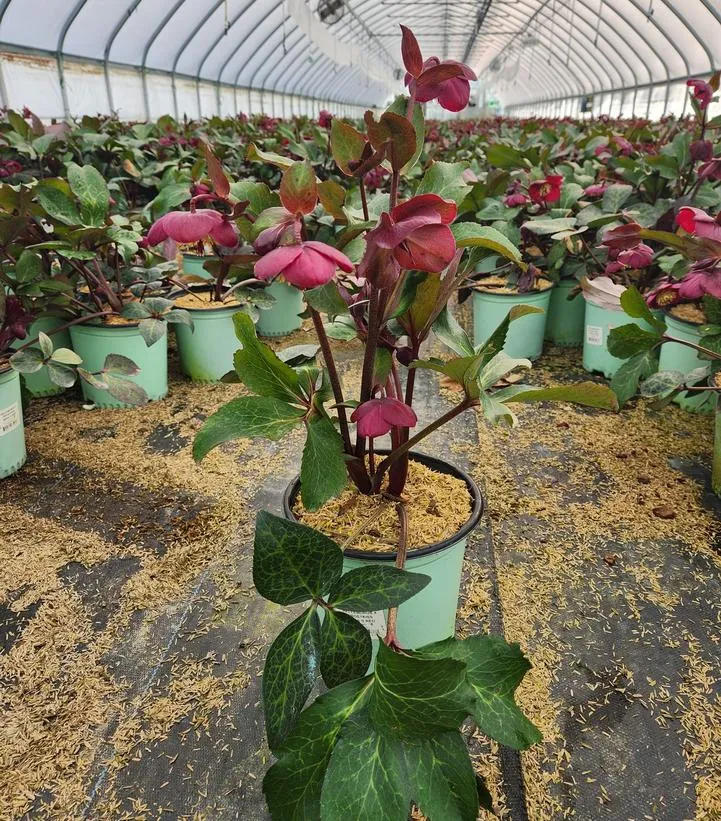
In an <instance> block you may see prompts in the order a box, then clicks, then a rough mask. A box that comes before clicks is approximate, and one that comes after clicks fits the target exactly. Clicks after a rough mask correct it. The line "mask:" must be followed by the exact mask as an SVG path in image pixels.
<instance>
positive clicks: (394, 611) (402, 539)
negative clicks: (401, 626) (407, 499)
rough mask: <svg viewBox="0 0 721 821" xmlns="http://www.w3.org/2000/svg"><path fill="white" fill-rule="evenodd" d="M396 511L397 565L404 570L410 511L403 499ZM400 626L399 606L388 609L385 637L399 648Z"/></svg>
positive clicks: (386, 640) (391, 645) (389, 645)
mask: <svg viewBox="0 0 721 821" xmlns="http://www.w3.org/2000/svg"><path fill="white" fill-rule="evenodd" d="M396 513H397V514H398V526H399V531H400V532H399V534H398V552H397V553H396V562H395V564H396V567H397V568H398V569H399V570H403V569H404V568H405V566H406V556H407V555H408V511H407V510H406V506H405V504H404V503H403V502H402V501H398V502H397V504H396ZM397 627H398V608H397V607H391V609H390V610H389V611H388V624H387V627H386V635H385V638H384V639H383V641H384V643H385V644H386V645H387V646H388V647H392V648H394V649H399V647H398V636H397V634H396V630H397Z"/></svg>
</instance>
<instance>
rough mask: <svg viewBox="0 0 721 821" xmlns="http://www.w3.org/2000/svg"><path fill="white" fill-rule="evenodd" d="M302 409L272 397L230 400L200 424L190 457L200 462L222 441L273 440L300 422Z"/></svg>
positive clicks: (249, 397)
mask: <svg viewBox="0 0 721 821" xmlns="http://www.w3.org/2000/svg"><path fill="white" fill-rule="evenodd" d="M304 414H305V411H304V410H303V409H302V408H298V407H296V406H294V405H289V404H288V403H287V402H283V400H281V399H274V398H273V397H272V396H241V397H239V398H238V399H231V400H230V402H228V403H227V404H225V405H223V406H222V407H220V408H219V409H218V410H217V411H216V412H215V413H213V414H211V415H210V416H209V417H208V418H207V419H206V420H205V422H204V423H203V427H202V428H201V429H200V430H199V431H198V434H197V436H196V437H195V441H194V442H193V458H194V459H195V460H196V461H200V460H201V459H202V458H203V457H204V456H206V454H208V453H209V452H210V451H211V450H212V449H213V448H214V447H216V446H217V445H219V444H221V442H229V441H232V440H233V439H254V438H255V437H262V438H263V439H270V440H271V441H275V440H277V439H280V438H281V437H283V436H285V435H286V434H287V433H288V432H289V431H291V430H292V429H293V428H294V427H296V426H297V425H300V424H301V422H302V421H303V416H304Z"/></svg>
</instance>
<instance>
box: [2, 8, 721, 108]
mask: <svg viewBox="0 0 721 821" xmlns="http://www.w3.org/2000/svg"><path fill="white" fill-rule="evenodd" d="M324 2H326V0H0V51H1V52H2V53H1V54H0V97H2V103H3V104H4V105H10V106H13V107H15V108H18V107H22V106H23V105H27V106H29V107H30V108H31V109H33V110H34V111H36V113H38V114H39V115H40V116H42V117H44V118H50V117H62V116H66V115H69V114H73V115H77V114H83V113H96V112H109V111H118V112H119V114H120V115H121V116H122V117H124V118H127V119H144V118H154V117H157V116H158V115H160V114H164V113H168V112H169V113H172V114H175V115H176V116H189V117H196V116H199V115H201V116H210V115H213V114H216V113H220V114H235V113H238V112H241V111H245V112H249V113H255V112H258V111H263V112H265V113H268V114H271V115H275V116H287V115H289V114H295V113H308V114H315V113H317V111H318V110H319V109H320V108H324V107H325V108H330V109H332V110H333V111H335V112H336V113H343V114H360V113H361V112H362V111H363V109H364V108H366V107H368V106H377V105H382V104H383V103H384V102H385V101H386V100H387V99H388V98H389V96H390V95H391V94H392V93H393V92H394V91H397V90H398V89H399V88H400V86H401V83H402V76H403V72H402V66H401V64H400V35H399V24H400V23H404V24H406V25H409V26H410V27H411V28H413V29H414V31H415V32H416V34H417V35H418V39H419V41H420V43H421V48H422V50H423V53H424V56H426V57H428V56H431V55H437V56H438V57H440V58H442V59H448V58H450V59H456V60H462V61H464V62H467V63H468V64H469V65H471V66H472V67H473V68H474V69H475V70H476V71H477V72H478V73H479V75H480V76H481V78H482V86H483V89H484V91H483V93H484V94H493V95H494V96H497V97H498V98H499V99H500V101H501V103H502V104H503V106H504V108H505V110H506V111H507V112H508V113H514V114H519V115H525V114H535V113H546V114H549V115H554V116H555V115H559V116H560V115H565V114H577V113H578V111H579V107H580V102H579V101H580V100H582V99H584V98H586V97H587V96H588V95H592V96H593V111H594V113H609V114H613V115H618V114H620V115H623V116H630V115H631V114H636V115H650V116H652V117H658V116H662V115H663V114H664V113H667V112H671V111H675V112H680V111H682V110H683V106H684V100H685V93H684V88H685V81H686V79H687V78H688V77H691V76H694V77H707V76H708V75H709V74H711V73H712V72H713V71H714V70H715V69H716V68H718V67H719V66H721V0H453V2H438V0H345V2H344V3H343V4H342V6H341V7H340V12H339V14H338V17H339V19H337V20H336V21H335V22H334V23H332V24H331V23H323V22H322V21H321V20H320V19H319V15H318V6H319V3H321V4H322V3H324ZM291 6H292V8H291ZM292 12H294V13H292ZM434 113H435V112H434Z"/></svg>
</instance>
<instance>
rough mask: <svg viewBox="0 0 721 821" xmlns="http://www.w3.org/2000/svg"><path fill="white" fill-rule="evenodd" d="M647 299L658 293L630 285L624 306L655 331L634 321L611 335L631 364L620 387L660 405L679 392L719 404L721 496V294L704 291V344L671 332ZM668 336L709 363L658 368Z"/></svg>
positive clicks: (714, 483)
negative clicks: (677, 368)
mask: <svg viewBox="0 0 721 821" xmlns="http://www.w3.org/2000/svg"><path fill="white" fill-rule="evenodd" d="M720 250H721V249H720ZM647 302H649V303H652V299H651V298H649V299H648V300H644V298H643V296H641V294H640V293H639V292H638V291H637V290H636V289H635V288H634V287H631V288H628V289H627V290H626V291H625V292H624V294H623V295H622V296H621V306H622V307H623V308H624V310H625V312H626V313H627V314H628V315H629V316H631V317H640V318H642V319H644V320H645V321H646V322H647V323H648V324H649V325H650V326H651V328H652V330H651V331H646V330H643V329H641V328H639V327H638V326H637V325H635V324H628V325H621V326H619V327H617V328H613V329H612V330H611V331H610V333H609V336H608V349H609V351H610V352H611V353H612V354H613V355H614V356H618V357H619V358H621V359H625V360H626V362H625V363H624V364H623V365H622V366H621V369H626V371H627V375H626V377H625V378H624V379H623V380H622V382H621V388H622V391H617V392H618V393H619V400H620V401H621V402H625V401H626V400H627V399H630V398H631V396H633V395H634V394H635V393H636V391H638V393H639V395H640V396H642V397H644V398H646V399H649V400H652V401H653V407H654V408H656V409H660V408H662V407H665V406H666V405H668V404H669V403H670V402H672V401H673V400H674V399H675V398H676V397H677V396H678V395H679V394H685V401H686V407H687V408H689V407H693V408H694V410H696V411H702V410H704V408H707V409H709V410H712V411H713V410H715V411H716V425H715V434H714V445H713V467H712V474H711V487H712V489H713V492H714V493H715V494H716V495H717V496H721V412H720V411H719V409H718V397H719V394H720V393H721V382H720V381H719V379H718V375H719V373H721V299H719V298H717V297H715V296H711V295H710V294H709V293H708V292H706V293H705V294H704V295H703V298H702V305H703V310H704V313H705V314H706V318H707V320H708V324H707V325H705V326H703V328H702V332H703V335H702V337H701V341H700V343H699V344H696V343H694V342H689V341H688V340H685V339H679V338H677V337H674V336H673V335H671V334H669V332H668V329H667V327H666V323H665V322H664V321H663V320H660V319H657V318H656V317H654V316H653V314H652V313H651V311H650V310H649V308H648V305H647ZM668 342H674V343H676V344H678V345H684V346H687V347H689V348H692V349H693V350H694V351H696V352H697V354H698V356H699V358H700V359H702V360H707V362H708V364H707V365H702V366H700V367H698V368H695V369H694V370H693V371H691V372H689V373H682V372H681V371H667V370H664V371H656V369H655V368H654V367H653V363H654V358H655V356H656V351H658V349H659V348H660V347H661V346H662V345H664V344H666V343H668ZM644 366H646V367H644ZM619 370H620V369H619ZM644 377H645V378H644ZM612 385H613V383H612Z"/></svg>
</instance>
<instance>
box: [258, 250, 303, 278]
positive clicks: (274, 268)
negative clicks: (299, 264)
mask: <svg viewBox="0 0 721 821" xmlns="http://www.w3.org/2000/svg"><path fill="white" fill-rule="evenodd" d="M301 253H302V250H301V247H300V245H281V246H280V247H279V248H275V249H274V250H273V251H270V252H269V253H267V254H266V255H265V256H264V257H261V258H260V259H259V260H258V261H257V262H256V263H255V266H254V268H253V270H254V271H255V275H256V276H257V277H258V278H259V279H273V277H276V276H278V274H280V273H281V272H282V271H283V269H284V268H286V267H287V266H288V265H290V264H291V263H292V262H293V261H294V260H296V259H297V258H298V257H299V256H300V255H301Z"/></svg>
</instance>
